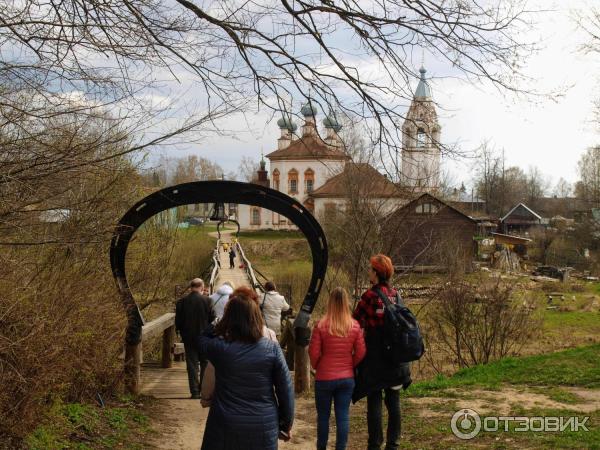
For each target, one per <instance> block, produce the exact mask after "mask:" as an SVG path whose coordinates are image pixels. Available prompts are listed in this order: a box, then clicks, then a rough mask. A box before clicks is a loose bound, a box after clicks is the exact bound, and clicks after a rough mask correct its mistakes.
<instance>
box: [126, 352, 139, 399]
mask: <svg viewBox="0 0 600 450" xmlns="http://www.w3.org/2000/svg"><path fill="white" fill-rule="evenodd" d="M141 363H142V343H141V342H139V343H138V344H125V389H127V392H129V393H130V394H135V395H137V394H139V393H140V379H141V376H140V366H141Z"/></svg>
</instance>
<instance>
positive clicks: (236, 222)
mask: <svg viewBox="0 0 600 450" xmlns="http://www.w3.org/2000/svg"><path fill="white" fill-rule="evenodd" d="M227 222H233V223H235V224H236V225H237V231H236V232H235V237H236V239H239V238H240V223H239V222H238V221H237V220H234V219H226V220H220V221H219V223H218V224H217V234H218V236H219V239H221V225H225V223H227Z"/></svg>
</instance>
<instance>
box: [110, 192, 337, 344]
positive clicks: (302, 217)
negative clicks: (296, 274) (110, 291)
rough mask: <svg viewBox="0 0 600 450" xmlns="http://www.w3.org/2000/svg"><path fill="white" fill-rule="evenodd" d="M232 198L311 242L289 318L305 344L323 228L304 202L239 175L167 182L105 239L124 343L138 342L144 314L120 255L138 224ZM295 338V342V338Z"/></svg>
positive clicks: (321, 272)
mask: <svg viewBox="0 0 600 450" xmlns="http://www.w3.org/2000/svg"><path fill="white" fill-rule="evenodd" d="M218 202H221V203H237V204H245V205H251V206H258V207H261V208H266V209H270V210H271V211H274V212H276V213H278V214H281V215H282V216H285V217H286V218H287V219H288V220H290V221H292V222H293V223H294V225H296V226H297V227H298V229H299V230H300V231H301V232H302V234H304V236H305V238H306V240H307V241H308V244H309V246H310V250H311V254H312V261H313V270H312V276H311V280H310V284H309V287H308V291H307V292H306V295H305V297H304V301H303V302H302V306H301V307H300V311H299V312H298V315H297V317H296V320H295V321H294V328H295V329H296V335H297V343H298V344H300V345H307V344H308V340H307V336H309V335H310V331H309V330H308V321H309V319H310V315H311V313H312V311H313V309H314V307H315V304H316V302H317V299H318V297H319V292H320V291H321V288H322V286H323V281H324V279H325V272H326V271H327V258H328V253H327V240H326V238H325V233H324V232H323V229H322V228H321V225H319V222H317V220H316V219H315V218H314V216H313V215H312V214H311V213H310V211H309V210H308V209H306V207H304V205H302V204H301V203H299V202H298V201H296V200H294V199H293V198H291V197H289V196H288V195H285V194H283V193H281V192H279V191H276V190H274V189H271V188H268V187H263V186H260V185H257V184H251V183H242V182H238V181H196V182H192V183H183V184H178V185H175V186H170V187H167V188H164V189H161V190H160V191H157V192H154V193H152V194H150V195H148V196H147V197H145V198H143V199H142V200H140V201H138V202H137V203H136V204H135V205H133V206H132V207H131V208H130V209H129V211H127V212H126V213H125V215H124V216H123V217H122V218H121V220H120V221H119V223H118V225H117V228H116V230H115V232H114V234H113V238H112V240H111V244H110V265H111V269H112V273H113V276H114V278H115V281H116V284H117V288H118V290H119V292H120V294H121V297H122V301H123V304H124V306H125V310H126V312H127V319H128V321H127V332H126V337H125V340H126V343H127V344H129V345H136V344H138V343H139V342H141V338H142V336H141V334H142V326H143V324H144V319H143V317H142V314H141V312H140V310H139V308H138V306H137V304H136V302H135V299H134V297H133V294H132V292H131V290H130V288H129V284H128V282H127V275H126V271H125V257H126V255H127V248H128V246H129V242H130V241H131V239H132V237H133V235H134V234H135V232H136V231H137V229H138V228H139V227H140V226H141V225H142V224H143V223H144V222H145V221H147V220H148V219H150V218H151V217H153V216H155V215H156V214H159V213H161V212H163V211H166V210H168V209H171V208H174V207H177V206H183V205H188V204H194V203H218ZM298 341H300V342H298Z"/></svg>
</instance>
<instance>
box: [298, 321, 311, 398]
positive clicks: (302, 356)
mask: <svg viewBox="0 0 600 450" xmlns="http://www.w3.org/2000/svg"><path fill="white" fill-rule="evenodd" d="M294 331H295V333H294V334H295V336H294V338H295V339H294V346H295V349H294V369H295V370H294V390H295V391H296V394H303V393H304V392H308V390H309V389H310V359H309V357H308V343H309V341H310V328H308V327H298V328H295V329H294Z"/></svg>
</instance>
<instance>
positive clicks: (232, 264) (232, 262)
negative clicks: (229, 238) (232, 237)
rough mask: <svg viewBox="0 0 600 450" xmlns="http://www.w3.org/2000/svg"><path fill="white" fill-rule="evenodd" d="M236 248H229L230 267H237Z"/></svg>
mask: <svg viewBox="0 0 600 450" xmlns="http://www.w3.org/2000/svg"><path fill="white" fill-rule="evenodd" d="M235 257H236V254H235V250H234V249H233V247H231V249H230V250H229V268H230V269H235Z"/></svg>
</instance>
